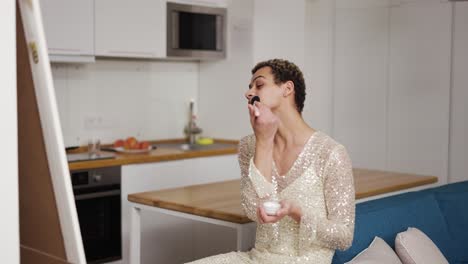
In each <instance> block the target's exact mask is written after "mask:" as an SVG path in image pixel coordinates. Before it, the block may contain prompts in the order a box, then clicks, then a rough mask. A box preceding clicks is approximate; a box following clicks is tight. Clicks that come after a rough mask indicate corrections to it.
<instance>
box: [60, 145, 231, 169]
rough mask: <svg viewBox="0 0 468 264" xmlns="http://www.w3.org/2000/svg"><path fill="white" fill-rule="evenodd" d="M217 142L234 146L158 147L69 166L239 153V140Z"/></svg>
mask: <svg viewBox="0 0 468 264" xmlns="http://www.w3.org/2000/svg"><path fill="white" fill-rule="evenodd" d="M182 142H183V139H174V140H160V141H152V142H151V143H152V144H156V145H158V144H167V143H182ZM215 143H223V144H228V145H232V146H227V147H223V148H219V149H204V150H181V149H176V148H168V147H164V146H163V147H158V148H157V149H154V150H151V151H150V152H149V153H145V154H120V153H116V157H115V158H113V159H101V160H87V161H77V162H69V163H68V167H69V169H70V170H72V171H73V170H81V169H94V168H102V167H109V166H119V165H128V164H137V163H148V162H160V161H170V160H181V159H190V158H199V157H209V156H219V155H232V154H237V144H238V143H239V141H237V140H227V139H215ZM86 151H87V150H86V149H85V148H84V147H81V148H80V149H78V150H77V151H73V152H69V153H79V152H86Z"/></svg>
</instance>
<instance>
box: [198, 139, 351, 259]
mask: <svg viewBox="0 0 468 264" xmlns="http://www.w3.org/2000/svg"><path fill="white" fill-rule="evenodd" d="M254 152H255V136H254V135H250V136H247V137H244V138H243V139H241V141H240V143H239V164H240V168H241V195H242V206H243V208H244V211H245V213H246V214H247V216H248V217H249V218H250V219H252V220H253V221H255V222H257V234H256V240H255V247H254V248H253V249H252V250H251V251H249V252H231V253H227V254H221V255H216V256H212V257H208V258H204V259H200V260H197V261H195V262H192V264H221V263H249V264H250V263H251V264H254V263H269V264H275V263H315V264H322V263H323V264H325V263H327V264H329V263H331V261H332V258H333V254H334V252H335V249H342V250H343V249H346V248H348V247H349V246H350V245H351V243H352V240H353V233H354V214H355V204H354V199H355V198H354V195H355V193H354V181H353V174H352V166H351V160H350V158H349V156H348V153H347V151H346V149H345V147H344V146H343V145H341V144H339V143H338V142H336V141H335V140H334V139H332V138H331V137H330V136H328V135H327V134H325V133H324V132H321V131H316V132H314V133H313V134H312V136H311V137H310V138H309V140H308V141H307V143H306V144H305V146H304V148H303V150H302V152H301V153H300V154H299V156H298V158H297V159H296V161H295V162H294V164H293V165H292V167H291V169H290V170H289V171H288V172H287V173H286V175H284V176H280V175H278V173H277V171H276V167H275V164H274V163H273V174H272V175H273V176H274V178H275V179H277V184H274V183H271V182H269V181H267V180H266V179H265V178H264V177H263V176H262V175H261V173H260V172H259V171H258V169H257V168H256V167H255V164H254V162H253V156H254ZM275 186H277V187H275ZM275 189H277V191H275ZM275 192H276V193H277V197H278V198H279V200H284V199H286V200H290V201H293V202H294V203H296V204H297V205H299V206H300V207H301V211H302V214H303V216H302V218H301V221H300V223H297V222H296V221H294V220H293V219H292V218H290V217H288V216H286V217H284V218H283V219H282V220H281V221H279V222H278V223H276V224H258V221H257V214H256V210H257V206H258V204H260V203H261V202H263V201H264V200H266V199H268V198H269V197H271V196H274V195H275Z"/></svg>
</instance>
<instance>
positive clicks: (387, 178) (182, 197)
mask: <svg viewBox="0 0 468 264" xmlns="http://www.w3.org/2000/svg"><path fill="white" fill-rule="evenodd" d="M353 174H354V183H355V189H356V199H361V198H366V197H370V196H375V195H379V194H385V193H389V192H394V191H401V190H405V189H409V188H412V187H417V186H422V185H426V184H431V183H436V182H437V180H438V179H437V177H436V176H423V175H415V174H407V173H395V172H385V171H377V170H367V169H353ZM128 200H129V201H131V202H134V203H140V204H145V205H149V206H155V207H160V208H165V209H169V210H174V211H179V212H185V213H190V214H194V215H198V216H205V217H210V218H215V219H220V220H225V221H229V222H234V223H240V224H245V223H249V222H251V220H250V219H248V218H247V216H246V215H245V214H244V212H243V211H242V207H241V197H240V180H232V181H225V182H217V183H210V184H202V185H194V186H188V187H182V188H175V189H169V190H160V191H153V192H143V193H135V194H130V195H128Z"/></svg>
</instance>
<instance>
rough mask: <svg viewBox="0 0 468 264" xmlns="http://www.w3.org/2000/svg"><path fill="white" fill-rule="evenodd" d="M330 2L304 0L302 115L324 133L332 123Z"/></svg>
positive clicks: (332, 19)
mask: <svg viewBox="0 0 468 264" xmlns="http://www.w3.org/2000/svg"><path fill="white" fill-rule="evenodd" d="M334 27H335V3H334V1H315V0H306V1H305V26H304V31H305V32H304V33H305V36H304V38H305V40H304V41H305V46H304V60H305V61H304V68H303V69H302V72H303V74H304V78H305V82H306V93H307V95H306V100H305V103H304V109H303V112H302V116H303V118H304V120H305V121H306V122H308V124H310V125H312V126H313V127H314V128H317V129H320V130H322V131H324V132H326V133H328V134H331V133H332V126H333V93H332V92H333V91H332V89H331V87H332V84H333V56H334V43H335V39H334V36H335V35H334V33H333V32H334V31H333V30H334Z"/></svg>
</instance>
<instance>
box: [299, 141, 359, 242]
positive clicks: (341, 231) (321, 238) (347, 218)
mask: <svg viewBox="0 0 468 264" xmlns="http://www.w3.org/2000/svg"><path fill="white" fill-rule="evenodd" d="M323 182H324V195H325V203H326V208H327V217H326V218H325V219H324V218H321V217H317V216H316V215H314V212H312V211H307V210H305V211H304V210H303V212H302V218H301V223H300V227H299V237H300V246H301V247H302V248H304V247H308V246H309V245H310V244H316V245H320V246H324V247H327V248H333V249H340V250H345V249H347V248H348V247H350V246H351V243H352V241H353V235H354V216H355V203H354V199H355V191H354V179H353V171H352V164H351V160H350V158H349V156H348V153H347V151H346V148H345V147H344V146H343V145H337V146H336V147H334V148H333V150H332V151H331V153H330V156H329V158H328V160H327V162H326V165H325V168H324V172H323Z"/></svg>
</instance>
